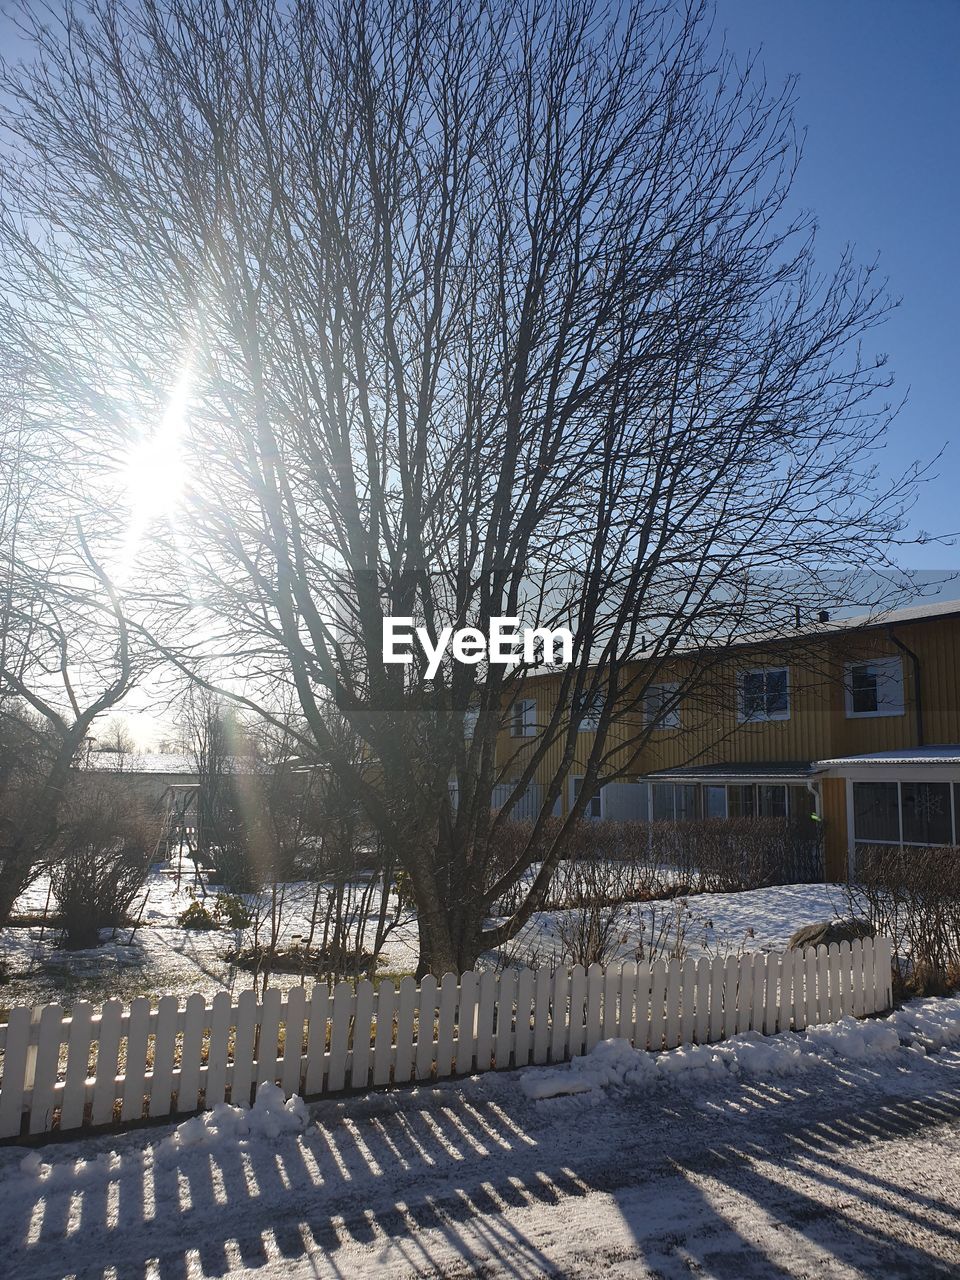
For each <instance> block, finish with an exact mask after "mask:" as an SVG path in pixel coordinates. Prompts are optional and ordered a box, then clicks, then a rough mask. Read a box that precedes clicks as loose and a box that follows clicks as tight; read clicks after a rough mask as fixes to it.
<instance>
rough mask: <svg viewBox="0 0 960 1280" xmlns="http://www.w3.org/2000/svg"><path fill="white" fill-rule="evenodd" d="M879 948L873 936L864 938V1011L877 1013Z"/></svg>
mask: <svg viewBox="0 0 960 1280" xmlns="http://www.w3.org/2000/svg"><path fill="white" fill-rule="evenodd" d="M876 963H877V948H876V941H875V940H874V939H873V938H864V940H863V1012H864V1013H866V1014H870V1013H875V1012H876V1008H877V1003H876Z"/></svg>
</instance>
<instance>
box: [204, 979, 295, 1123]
mask: <svg viewBox="0 0 960 1280" xmlns="http://www.w3.org/2000/svg"><path fill="white" fill-rule="evenodd" d="M306 1012H307V993H306V992H305V991H304V989H303V987H292V988H291V990H290V991H288V992H287V1000H286V1005H285V1008H284V1011H283V1077H282V1079H281V1084H282V1086H283V1092H284V1094H285V1095H286V1097H288V1098H292V1097H293V1095H294V1094H295V1093H299V1092H300V1059H301V1057H302V1054H303V1021H304V1018H305V1016H306ZM210 1053H211V1056H212V1054H213V1019H211V1026H210ZM207 1081H208V1086H209V1076H208V1077H207Z"/></svg>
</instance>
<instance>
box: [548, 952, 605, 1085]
mask: <svg viewBox="0 0 960 1280" xmlns="http://www.w3.org/2000/svg"><path fill="white" fill-rule="evenodd" d="M602 1003H603V970H602V969H601V967H600V966H599V965H598V964H592V965H591V966H590V968H589V969H588V970H587V1012H586V1024H585V1025H586V1038H585V1040H584V1045H585V1048H586V1051H587V1053H589V1052H590V1050H591V1049H592V1048H593V1047H594V1046H595V1045H598V1044H599V1043H600V1027H601V1021H600V1019H601V1016H602V1012H603V1011H602ZM534 1061H535V1062H536V1061H537V1059H536V1058H535V1059H534Z"/></svg>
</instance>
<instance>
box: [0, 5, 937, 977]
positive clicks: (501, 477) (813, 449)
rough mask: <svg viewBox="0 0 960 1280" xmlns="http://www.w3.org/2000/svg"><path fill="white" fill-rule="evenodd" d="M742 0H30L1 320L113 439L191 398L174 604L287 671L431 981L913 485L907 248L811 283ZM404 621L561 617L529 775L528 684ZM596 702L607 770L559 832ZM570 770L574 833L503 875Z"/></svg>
mask: <svg viewBox="0 0 960 1280" xmlns="http://www.w3.org/2000/svg"><path fill="white" fill-rule="evenodd" d="M706 17H707V14H706V11H705V9H704V7H703V6H701V5H700V4H698V3H696V0H693V2H692V3H691V4H689V5H672V4H659V3H653V2H652V0H651V2H649V3H634V4H627V5H626V6H623V7H617V8H614V7H612V6H611V7H607V6H605V5H604V4H603V3H594V2H593V0H560V3H556V4H554V3H552V2H550V3H548V2H547V0H534V3H532V4H529V5H518V4H515V3H512V2H511V0H491V3H489V4H485V5H482V6H475V5H469V4H465V3H462V0H430V2H428V3H424V4H414V5H398V4H396V3H393V0H358V2H357V3H352V2H349V0H342V2H340V0H320V2H319V3H317V2H314V0H291V2H290V3H288V4H273V3H266V4H265V3H262V0H237V2H236V3H231V4H229V5H217V4H210V3H209V0H167V2H166V3H164V4H162V5H156V4H147V3H142V4H141V3H137V2H136V0H130V2H129V3H128V2H126V0H97V3H95V4H94V3H90V4H73V5H71V6H69V7H67V8H65V9H64V11H63V13H62V14H61V15H60V18H59V21H58V22H54V21H52V20H50V19H49V18H48V16H47V12H46V10H44V12H43V15H42V16H41V15H39V14H38V13H37V12H36V11H34V10H33V7H32V6H30V5H26V6H24V8H23V11H22V21H23V25H24V27H25V31H26V38H27V39H28V40H29V41H31V42H32V46H33V54H34V57H33V59H32V61H29V60H28V62H27V64H26V65H24V66H17V67H12V66H8V67H7V68H6V71H5V74H4V76H3V85H4V88H5V90H6V95H7V101H8V103H9V109H8V114H7V129H8V132H9V133H10V135H11V136H12V137H13V138H14V139H15V144H16V145H15V147H14V148H13V149H12V151H11V155H10V158H9V161H8V163H7V166H6V174H5V182H4V186H3V193H2V197H0V199H2V205H0V299H2V301H0V306H2V307H3V308H4V311H5V313H6V315H5V321H6V323H7V326H8V330H9V331H10V332H11V333H12V334H14V335H15V336H16V339H17V340H18V341H19V342H20V343H21V344H22V346H23V348H24V349H25V350H29V351H30V353H31V361H32V365H31V367H32V369H33V370H34V380H35V382H36V384H37V388H38V390H37V392H36V394H38V395H39V394H42V393H43V391H44V389H46V388H50V387H55V388H56V397H57V403H58V404H59V405H61V406H62V405H69V406H70V407H71V409H72V410H73V411H74V412H75V413H77V414H79V415H80V416H81V417H83V416H84V415H85V418H84V420H85V422H86V423H87V424H88V427H89V429H90V430H92V431H95V432H97V433H99V435H100V437H101V438H102V439H103V440H104V441H105V446H104V447H105V448H106V449H109V448H111V447H113V446H112V445H111V443H110V442H113V441H117V440H122V439H123V438H124V433H125V432H128V431H129V423H130V421H131V418H132V417H136V418H137V419H138V420H141V421H143V420H151V419H153V420H156V419H157V418H158V417H160V416H162V405H163V403H164V400H165V398H168V397H169V395H170V391H171V386H172V383H173V382H174V381H176V382H177V385H178V387H180V389H181V390H180V392H178V395H179V396H180V398H181V399H185V401H186V405H187V408H186V410H185V412H184V413H183V414H182V415H181V419H182V420H181V421H178V423H177V424H176V431H175V432H172V433H171V434H172V435H175V437H176V441H175V442H176V445H177V447H178V448H179V449H181V450H182V451H183V452H184V454H185V455H186V456H187V457H188V458H189V460H190V467H191V469H192V473H193V475H194V477H195V483H194V485H193V486H192V488H188V490H187V494H186V497H185V499H184V501H183V502H182V504H181V506H180V507H179V509H178V511H177V513H176V519H175V520H174V521H171V529H170V533H169V537H168V538H167V539H166V541H165V542H164V543H161V542H160V540H159V539H158V540H157V541H156V542H155V543H154V548H155V556H154V560H153V562H152V563H151V564H146V563H145V564H143V565H142V566H141V567H142V568H143V570H144V575H145V576H144V588H143V600H144V607H145V609H149V613H148V614H145V617H144V621H143V623H142V625H143V627H144V629H145V630H146V631H148V632H149V633H150V634H151V635H154V634H155V630H156V626H157V622H158V619H159V618H160V617H163V618H165V619H167V621H168V623H170V624H173V625H175V626H176V630H177V634H178V635H179V637H180V640H179V642H178V643H176V644H174V643H167V645H166V648H165V652H166V653H167V655H168V657H169V658H170V659H171V660H173V661H175V662H176V663H177V664H178V665H180V666H181V667H182V668H183V669H184V670H186V671H189V672H190V673H191V674H192V675H193V676H194V677H195V678H197V679H200V680H204V681H206V682H207V683H208V684H210V685H212V686H218V687H220V688H221V689H222V690H224V691H225V692H226V693H227V694H228V695H231V696H233V697H234V698H236V699H237V700H239V701H241V702H244V701H245V702H246V705H248V706H251V707H257V708H259V709H260V710H261V711H262V712H263V713H264V714H265V715H267V716H269V715H271V707H276V706H277V705H282V703H283V698H284V695H285V694H288V693H290V692H291V691H292V692H293V693H294V694H295V696H296V698H297V700H298V704H299V707H300V710H301V712H302V723H303V725H304V731H303V745H304V749H305V751H309V752H311V753H313V754H314V755H315V756H316V757H317V758H318V759H319V760H320V761H322V763H323V765H324V767H326V768H329V769H330V770H332V771H333V772H334V773H335V774H336V775H337V776H338V778H340V779H341V780H342V781H343V783H344V785H345V786H346V787H347V788H348V790H349V791H350V792H351V794H356V796H357V797H358V801H359V803H360V804H361V805H362V807H363V810H364V812H365V813H366V815H367V818H368V820H369V821H370V822H371V823H372V825H373V826H374V828H375V829H376V830H377V832H378V833H379V835H380V838H381V839H382V840H383V842H384V844H385V846H386V847H387V848H388V849H389V850H390V856H391V857H392V858H395V859H396V861H397V863H398V864H399V865H400V866H401V867H402V868H403V874H404V876H405V878H406V882H407V883H408V884H409V886H410V892H411V894H412V897H413V899H414V900H415V902H416V907H417V915H418V922H419V931H420V965H421V969H422V970H426V969H432V970H434V971H435V972H441V971H443V970H445V969H459V968H465V967H469V966H471V965H472V964H473V963H474V961H475V960H476V958H477V956H478V955H479V954H480V953H481V952H482V951H483V950H485V949H486V948H489V947H493V946H496V945H499V944H500V943H502V942H503V941H504V940H505V939H507V938H509V937H510V936H512V935H513V934H515V933H516V932H517V930H518V929H519V928H521V927H522V925H523V924H524V922H525V921H526V920H527V919H528V918H529V916H530V914H531V913H532V912H533V911H535V910H536V909H537V907H538V906H539V905H540V904H541V903H542V902H543V899H544V894H545V893H546V890H547V886H548V884H549V880H550V876H551V874H552V871H553V869H554V867H555V866H556V864H557V862H558V860H559V859H560V858H561V856H562V855H563V851H564V848H565V847H566V845H567V843H568V842H569V840H570V838H571V833H572V831H573V829H574V828H575V826H576V824H577V822H578V821H579V819H580V817H581V815H582V813H583V811H584V807H585V806H586V805H587V804H588V803H589V801H590V799H591V797H592V796H593V795H594V794H595V793H596V789H597V787H598V786H599V784H600V780H601V777H607V778H611V777H612V778H615V777H618V776H621V777H622V776H626V775H628V774H629V772H630V770H631V767H635V762H636V760H637V758H638V754H639V752H640V751H641V750H642V749H643V746H644V744H645V742H646V740H647V738H648V736H649V734H650V732H651V728H652V726H651V724H650V721H649V719H648V718H644V717H642V716H639V715H634V716H632V718H631V719H630V721H629V723H630V724H632V725H633V726H634V730H633V733H634V736H633V738H632V739H631V740H630V741H629V742H627V743H626V744H624V743H623V742H622V740H621V739H619V738H617V739H616V740H615V739H614V736H613V735H611V733H610V727H611V724H612V723H613V722H614V719H615V718H616V717H619V718H620V722H621V723H622V722H623V717H624V715H625V713H629V712H631V711H636V710H637V709H638V708H639V707H640V705H641V702H642V699H643V697H644V694H645V692H646V689H647V687H648V685H649V684H650V683H651V682H652V681H656V679H657V673H658V670H659V669H660V667H661V666H662V664H663V662H664V661H666V660H669V659H670V658H671V656H672V655H673V654H674V653H675V652H676V650H677V649H678V647H688V648H689V647H691V646H694V647H695V646H699V645H704V644H708V643H710V644H713V643H716V642H720V641H723V640H725V639H729V638H731V637H733V636H736V635H738V634H741V633H742V631H743V629H744V626H745V625H746V623H747V622H748V621H749V622H752V623H754V624H757V623H759V622H762V624H763V626H764V628H765V629H766V630H768V631H776V630H777V629H778V628H782V629H786V628H792V627H793V624H794V611H795V609H796V608H797V607H800V608H802V610H803V612H804V615H805V616H807V617H812V616H815V609H816V607H818V606H819V605H820V604H821V603H822V598H823V592H824V575H825V573H828V572H829V574H830V584H831V586H830V595H831V597H832V599H833V601H834V603H835V604H838V605H839V604H843V603H845V602H846V601H847V600H849V599H850V598H851V591H852V588H851V587H850V585H849V578H845V577H844V574H845V572H846V571H848V570H850V571H852V570H853V569H859V567H860V566H861V565H862V564H863V563H865V562H874V563H876V562H877V561H878V560H879V561H881V562H882V561H883V558H884V556H885V554H886V551H887V549H889V548H890V547H891V546H893V545H895V544H896V543H897V539H898V537H899V535H900V530H901V528H902V518H903V512H904V509H905V504H906V503H907V502H909V500H910V497H911V494H912V492H913V482H914V480H915V479H916V474H917V473H916V470H915V469H914V470H911V471H910V472H909V473H908V474H907V475H906V476H905V477H903V478H901V479H899V480H894V481H892V482H890V483H886V482H885V481H882V480H881V479H880V478H879V476H878V473H877V470H876V465H875V462H876V458H877V456H878V453H877V451H878V450H879V449H880V448H881V446H882V442H883V431H884V427H885V425H886V422H887V420H888V416H889V411H888V408H887V406H886V404H885V403H884V402H883V398H882V392H883V389H884V388H885V387H886V386H887V383H888V379H887V375H886V373H885V372H884V370H883V364H884V361H883V358H882V357H877V358H875V359H874V358H872V357H870V356H869V355H868V354H867V353H866V350H865V342H866V341H867V340H868V339H869V337H870V334H871V331H872V329H873V328H874V326H875V325H876V324H877V323H878V322H879V321H880V320H881V319H882V318H883V315H884V313H885V310H886V306H887V304H886V301H885V299H884V297H883V294H882V291H881V288H880V285H879V284H878V282H877V280H876V277H875V273H874V271H873V269H871V268H860V267H858V266H857V265H856V264H855V262H854V261H853V260H852V258H851V257H850V256H849V255H848V254H845V255H844V256H843V257H842V258H841V260H840V262H839V265H838V266H837V267H836V269H835V270H834V271H833V272H832V273H830V272H827V273H822V272H821V271H819V270H818V269H817V266H816V263H815V259H814V233H813V224H812V222H811V221H810V220H809V219H804V218H792V217H791V215H790V212H789V208H788V202H789V195H790V186H791V180H792V176H793V171H794V166H795V163H796V160H797V147H796V144H795V139H794V132H793V125H792V120H791V113H790V105H791V104H790V94H791V89H790V87H789V86H788V87H787V88H786V89H785V90H784V91H783V92H780V93H771V92H770V91H769V90H768V89H767V86H766V85H765V84H764V83H763V82H762V80H761V79H760V78H759V77H758V76H757V74H756V73H755V69H754V68H753V66H752V65H748V66H747V67H746V68H743V69H741V68H738V67H737V66H735V65H734V63H733V61H732V59H731V58H729V57H728V56H726V55H724V54H721V55H719V56H718V57H713V56H712V55H711V54H710V52H709V50H708V41H707V23H706ZM105 369H106V370H107V371H108V373H107V375H106V376H105V375H104V370H105ZM185 386H186V387H187V392H186V393H184V392H183V387H185ZM131 406H132V407H131ZM148 574H149V579H148ZM758 583H759V584H762V607H760V608H758V606H757V602H758V599H759V595H758V591H757V584H758ZM390 615H392V616H409V617H413V618H415V619H416V620H417V622H418V623H419V624H421V625H422V626H424V627H425V628H426V630H427V632H428V634H429V637H430V639H431V642H433V643H435V642H436V639H437V637H438V635H439V634H440V633H441V630H442V628H444V627H446V626H451V627H463V626H468V625H470V626H474V627H476V628H478V629H479V630H480V631H481V632H485V633H486V632H488V631H489V628H490V622H491V619H492V618H495V617H499V616H518V615H523V618H524V621H525V622H526V623H528V624H533V623H537V624H539V625H545V626H549V625H556V624H560V623H569V624H570V625H571V626H572V628H573V630H574V631H575V632H576V644H575V652H574V660H573V662H572V663H571V664H569V665H568V666H566V667H565V668H564V669H563V670H562V671H561V672H558V687H557V695H558V696H557V699H556V702H555V704H554V705H551V708H550V710H549V712H547V713H545V714H544V715H543V716H542V717H541V718H540V721H539V722H538V723H536V724H533V725H531V726H530V727H531V728H532V730H533V736H532V737H531V738H529V739H527V738H526V737H525V729H521V736H520V737H519V738H518V739H517V740H516V741H515V742H514V741H513V740H511V750H510V752H508V758H507V760H506V762H505V763H504V762H503V760H500V761H499V762H498V759H497V756H496V751H495V747H496V741H497V737H498V733H499V732H500V730H501V729H502V728H504V727H505V725H506V723H507V716H508V708H509V707H510V704H511V703H512V702H513V700H514V699H515V698H516V697H517V696H518V695H521V694H522V691H523V688H524V680H525V678H526V675H527V674H528V668H527V667H525V666H523V665H520V666H519V667H516V668H512V669H508V668H504V667H498V666H487V665H486V664H482V663H481V664H479V665H473V666H470V665H465V664H462V663H450V662H449V661H448V662H444V663H443V664H442V666H441V667H440V670H439V671H438V672H437V673H436V674H435V675H434V676H433V677H431V678H428V675H427V670H426V663H425V662H424V661H423V660H422V656H419V657H417V659H416V660H415V662H414V663H413V665H412V666H409V667H400V666H396V665H390V664H387V663H385V662H384V660H383V649H382V626H383V620H384V617H385V616H390ZM644 637H646V638H647V644H646V649H645V656H646V658H647V662H646V663H645V665H644V666H643V668H642V669H641V670H640V672H639V674H638V670H637V668H636V667H635V666H631V665H630V664H629V662H628V659H629V658H630V657H631V656H633V655H635V654H636V653H637V652H638V651H639V650H640V648H641V645H642V643H643V638H644ZM690 683H691V685H692V684H693V683H695V678H694V676H691V677H690ZM688 691H689V690H688V689H687V688H685V689H684V690H682V691H681V692H688ZM588 712H589V714H590V720H591V723H592V724H593V726H594V727H595V733H594V737H593V740H592V746H591V748H590V750H589V753H588V757H587V759H585V760H580V761H579V762H578V763H577V772H579V773H580V774H582V776H583V780H582V785H581V787H580V790H579V793H578V796H577V799H576V803H575V804H574V805H573V808H572V812H571V814H570V817H569V820H565V821H564V822H562V823H560V824H551V823H549V822H548V821H547V818H548V815H549V814H550V813H551V812H552V811H553V809H554V806H555V803H556V801H557V799H558V797H559V796H560V795H561V793H562V792H563V790H564V788H565V787H566V786H567V785H568V783H569V780H570V777H571V774H572V772H573V770H574V764H575V761H577V754H578V737H577V734H578V728H579V725H580V722H581V720H583V719H584V718H585V717H586V715H587V713H588ZM337 717H342V718H344V719H345V720H346V721H347V723H348V724H349V725H350V727H351V729H352V731H353V733H354V734H355V735H356V736H357V737H358V738H359V739H360V740H361V741H362V742H363V743H364V744H365V747H364V752H363V753H362V757H363V762H364V767H363V768H361V767H359V765H358V760H357V759H356V757H355V755H354V754H353V753H352V752H351V751H350V750H347V749H346V748H345V746H344V743H343V742H342V740H341V739H340V738H339V737H338V736H337V733H336V732H335V729H334V724H335V718H337ZM466 720H469V723H470V730H469V731H468V732H465V729H464V726H465V721H466ZM371 762H372V763H373V764H374V765H375V767H374V768H370V767H367V766H368V765H369V764H370V763H371ZM541 769H546V770H547V775H548V781H547V783H546V785H545V787H544V789H543V794H542V796H541V811H540V817H539V819H538V820H537V821H535V822H533V823H532V824H531V826H530V831H529V838H528V839H527V840H526V841H525V843H524V845H523V848H522V849H520V850H518V851H517V853H516V856H515V857H514V859H513V860H512V862H511V863H510V865H509V866H507V867H505V868H499V869H498V868H497V860H496V856H495V855H496V852H497V849H498V844H499V841H500V838H501V834H502V831H503V824H504V823H505V822H507V821H509V819H510V816H511V813H512V812H514V811H515V809H516V805H517V803H518V802H519V799H520V797H521V796H522V795H523V794H524V792H525V790H526V788H527V785H528V783H529V782H530V780H531V779H532V778H533V777H534V775H535V773H536V772H537V771H538V770H541ZM504 783H509V784H510V785H509V787H508V788H507V790H508V792H509V795H508V796H507V799H506V803H505V804H504V805H503V807H502V808H501V810H500V812H499V813H498V814H494V813H493V812H492V799H493V797H494V795H495V788H498V787H499V791H501V792H502V790H503V784H504ZM497 794H499V792H498V793H497ZM532 867H537V868H538V870H537V871H536V874H531V868H532ZM521 885H522V886H524V889H523V892H522V894H521V895H520V899H519V901H518V905H517V907H516V910H515V911H513V912H512V913H511V915H510V916H509V918H507V919H498V920H496V921H494V922H493V923H488V919H489V916H490V913H491V909H492V907H493V904H494V903H495V902H497V901H499V900H501V899H502V896H503V895H504V893H505V892H508V891H511V890H512V889H514V888H516V887H517V886H521Z"/></svg>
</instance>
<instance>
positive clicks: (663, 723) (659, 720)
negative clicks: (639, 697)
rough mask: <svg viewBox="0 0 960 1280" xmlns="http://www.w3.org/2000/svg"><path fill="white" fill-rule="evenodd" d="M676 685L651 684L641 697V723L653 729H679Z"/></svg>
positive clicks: (677, 687)
mask: <svg viewBox="0 0 960 1280" xmlns="http://www.w3.org/2000/svg"><path fill="white" fill-rule="evenodd" d="M679 688H680V686H679V685H678V684H652V685H650V687H649V689H647V691H646V693H645V694H644V695H643V723H644V724H646V725H652V726H653V728H654V729H679V728H680V708H679V706H678V705H677V700H676V699H677V690H678V689H679Z"/></svg>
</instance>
